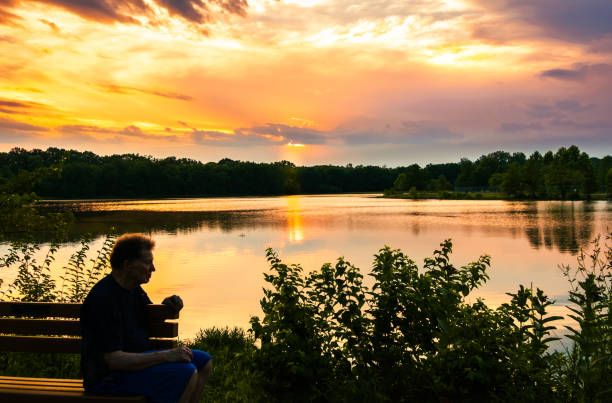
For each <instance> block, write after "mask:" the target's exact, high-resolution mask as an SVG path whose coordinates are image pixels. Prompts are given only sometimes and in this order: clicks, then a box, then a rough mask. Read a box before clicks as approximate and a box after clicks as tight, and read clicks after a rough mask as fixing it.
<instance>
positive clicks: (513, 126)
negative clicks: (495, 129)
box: [500, 123, 542, 133]
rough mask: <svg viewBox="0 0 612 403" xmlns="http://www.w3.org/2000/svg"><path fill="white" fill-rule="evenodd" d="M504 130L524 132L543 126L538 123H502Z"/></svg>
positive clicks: (539, 128)
mask: <svg viewBox="0 0 612 403" xmlns="http://www.w3.org/2000/svg"><path fill="white" fill-rule="evenodd" d="M500 128H501V130H502V131H503V132H509V133H514V132H522V131H525V130H541V129H542V126H541V125H540V124H537V123H527V124H525V123H502V124H501V126H500Z"/></svg>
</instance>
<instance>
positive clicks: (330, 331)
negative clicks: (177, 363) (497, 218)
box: [251, 240, 558, 401]
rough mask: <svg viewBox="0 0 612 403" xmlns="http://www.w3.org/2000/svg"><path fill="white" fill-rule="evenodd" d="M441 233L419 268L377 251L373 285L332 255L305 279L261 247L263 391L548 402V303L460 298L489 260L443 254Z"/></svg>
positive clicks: (283, 395) (521, 296) (330, 397)
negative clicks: (455, 261) (265, 268)
mask: <svg viewBox="0 0 612 403" xmlns="http://www.w3.org/2000/svg"><path fill="white" fill-rule="evenodd" d="M451 252H452V244H451V242H450V240H447V241H445V242H443V243H442V244H441V248H440V249H439V250H435V251H434V254H433V257H431V258H427V259H425V262H424V267H423V270H421V269H419V268H418V266H417V265H416V264H415V263H414V261H412V260H411V259H409V258H408V257H406V256H405V255H404V254H403V253H402V252H401V251H399V250H393V249H391V248H389V247H385V248H383V249H381V250H380V252H379V254H377V255H375V259H374V264H373V269H372V272H371V274H370V275H371V276H372V277H373V280H374V285H373V286H372V287H371V288H367V287H365V286H364V285H363V276H362V275H361V274H360V272H359V269H357V268H356V267H354V266H353V265H351V264H350V263H348V262H346V261H345V260H344V259H343V258H340V259H338V261H337V263H336V264H335V265H331V264H325V265H323V267H322V268H321V270H320V271H315V272H312V273H310V274H308V275H307V276H303V275H302V268H301V267H300V266H299V265H295V264H294V265H287V264H284V263H282V262H281V261H280V259H279V258H278V257H277V255H276V253H275V252H274V251H272V250H271V249H269V250H268V251H267V257H268V261H269V263H270V266H271V273H270V274H265V275H264V276H265V280H266V281H267V282H268V283H269V284H270V285H271V288H268V289H264V298H263V299H262V300H261V307H262V311H263V313H264V316H263V318H262V319H260V318H259V317H252V318H251V326H252V328H251V331H252V332H253V334H254V336H255V338H256V339H257V340H258V341H260V342H261V348H260V349H258V350H255V351H254V360H253V362H254V363H255V365H256V367H257V368H260V369H261V370H262V371H263V372H264V376H263V378H262V381H263V387H264V390H265V392H266V394H267V395H268V396H269V397H270V398H274V399H277V400H279V401H288V400H293V401H348V400H355V399H357V400H376V401H383V400H390V401H412V400H415V401H439V400H452V401H472V400H474V399H476V400H511V399H514V398H519V397H522V398H525V397H528V398H529V399H530V400H535V399H545V400H547V401H550V400H551V399H553V398H555V393H554V390H555V385H553V384H552V383H553V382H554V380H555V379H558V378H554V377H552V376H550V372H551V365H552V364H551V363H552V362H553V361H554V360H556V359H557V356H556V355H554V354H547V353H546V350H547V347H548V343H549V342H550V341H552V340H554V338H551V337H549V333H550V331H551V330H552V329H554V327H553V326H551V325H550V322H552V321H554V320H556V319H558V317H549V316H548V315H547V313H546V309H547V307H548V306H549V305H550V304H551V303H552V302H551V301H550V300H548V298H547V297H546V296H545V295H544V293H543V292H542V291H541V290H539V289H537V290H532V289H530V288H524V287H521V288H520V289H519V290H518V292H517V293H516V294H511V296H512V299H511V300H510V302H509V303H506V304H504V305H502V306H501V307H500V308H498V309H495V310H493V309H490V308H488V307H487V306H486V305H485V303H484V302H483V301H482V300H477V301H476V302H475V303H468V302H466V297H467V296H468V295H469V294H470V292H471V291H472V290H474V289H475V288H477V287H479V286H480V285H482V284H484V282H485V281H486V280H487V279H488V275H487V273H486V271H487V269H488V267H489V264H490V259H489V257H488V256H482V257H480V259H478V260H477V261H475V262H472V263H469V264H467V265H465V266H463V267H459V268H457V267H455V266H454V265H452V264H451V262H450V255H451Z"/></svg>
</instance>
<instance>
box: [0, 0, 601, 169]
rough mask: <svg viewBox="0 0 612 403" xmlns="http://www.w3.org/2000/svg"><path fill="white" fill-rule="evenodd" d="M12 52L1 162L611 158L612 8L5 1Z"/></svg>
mask: <svg viewBox="0 0 612 403" xmlns="http://www.w3.org/2000/svg"><path fill="white" fill-rule="evenodd" d="M0 54H1V55H2V57H1V58H0V149H2V150H4V151H6V150H9V149H10V148H12V147H15V146H19V147H25V148H32V147H38V148H46V147H49V146H55V147H62V148H74V149H78V150H91V151H94V152H97V153H101V154H110V153H124V152H136V153H140V154H145V155H153V156H158V157H163V156H169V155H175V156H178V157H191V158H195V159H199V160H203V161H210V160H218V159H221V158H224V157H229V158H233V159H242V160H255V161H274V160H279V159H288V160H291V161H293V162H295V163H297V164H306V165H311V164H318V163H332V164H345V163H349V162H350V163H353V164H360V163H364V164H365V163H373V164H387V165H391V166H393V165H405V164H410V163H413V162H417V163H421V164H424V163H427V162H442V161H457V160H458V159H459V158H460V157H463V156H466V157H470V158H474V157H477V156H479V155H480V154H482V153H486V152H491V151H495V150H498V149H504V150H507V151H524V152H527V153H530V152H531V151H533V150H536V149H538V150H548V149H556V148H557V147H559V146H567V145H570V144H577V145H578V146H579V147H580V148H581V149H583V150H585V151H587V152H589V153H590V154H591V155H594V156H602V155H604V154H609V153H612V140H611V139H612V114H611V113H610V111H612V96H611V95H610V94H611V93H612V2H610V1H609V0H583V1H580V2H576V1H574V0H532V1H529V2H524V1H518V0H414V1H392V0H377V1H371V0H369V1H365V0H362V1H360V0H350V1H349V0H280V1H275V0H251V1H248V3H247V1H246V0H217V1H208V2H207V1H204V0H123V1H119V0H86V1H85V0H83V1H76V0H21V1H19V0H4V1H0ZM289 143H291V144H302V145H303V147H291V146H288V144H289Z"/></svg>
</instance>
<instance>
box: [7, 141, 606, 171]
mask: <svg viewBox="0 0 612 403" xmlns="http://www.w3.org/2000/svg"><path fill="white" fill-rule="evenodd" d="M562 147H563V146H562ZM17 148H20V147H17ZM21 148H22V147H21ZM57 148H59V149H60V150H62V151H76V152H93V153H94V154H96V155H97V156H100V157H111V156H123V155H137V156H139V157H144V158H153V159H156V160H163V159H164V158H173V157H174V158H177V159H181V158H183V157H177V156H173V155H168V156H162V157H156V156H154V155H147V154H139V153H130V152H125V153H112V154H103V153H97V152H94V151H91V150H75V149H64V148H61V147H57ZM565 148H568V147H565ZM578 148H579V149H580V147H578ZM35 149H36V148H30V149H25V150H26V151H27V152H32V151H34V150H35ZM39 150H41V151H47V149H44V150H43V149H39ZM11 151H12V149H11V150H7V151H5V150H0V152H11ZM500 151H501V152H508V153H509V154H511V155H512V154H513V152H509V151H506V150H495V151H491V153H494V152H500ZM549 151H550V152H552V153H553V154H555V153H556V152H557V151H558V149H557V150H545V151H542V150H533V151H532V152H525V151H516V152H517V153H521V152H522V153H523V154H524V155H525V157H526V158H529V157H530V155H532V154H533V153H535V152H539V153H540V154H541V155H542V156H543V155H544V154H546V153H547V152H549ZM580 152H581V153H582V152H586V151H584V150H582V149H580ZM491 153H486V154H481V155H479V156H478V157H475V158H468V157H460V158H459V159H458V160H457V161H441V162H431V161H429V162H424V163H418V162H410V161H408V162H406V163H405V164H404V165H388V164H354V163H352V162H347V163H346V164H329V163H327V164H294V165H295V166H296V167H314V166H323V165H331V166H339V167H346V166H348V165H351V166H353V167H358V166H376V167H381V168H389V169H395V168H402V167H408V166H410V165H413V164H417V165H419V166H420V167H421V168H425V167H426V166H427V165H442V164H459V163H461V159H463V158H468V159H469V160H470V161H472V162H475V161H476V160H478V159H479V158H480V157H483V156H486V155H489V154H491ZM587 155H588V156H589V158H598V159H599V160H601V159H602V158H604V157H611V155H610V154H605V153H604V154H602V155H601V156H593V155H591V154H589V153H588V152H587ZM189 159H192V160H194V161H196V162H198V163H201V164H207V163H210V162H212V163H219V162H220V161H221V160H223V159H230V160H232V161H236V162H246V163H257V164H274V163H277V162H282V161H288V160H274V161H255V160H241V159H233V158H227V157H223V158H221V159H219V160H215V161H213V160H210V161H206V160H201V159H193V158H189ZM289 162H292V161H289Z"/></svg>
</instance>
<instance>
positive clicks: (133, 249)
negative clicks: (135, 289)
mask: <svg viewBox="0 0 612 403" xmlns="http://www.w3.org/2000/svg"><path fill="white" fill-rule="evenodd" d="M154 247H155V241H154V240H152V239H151V238H149V237H148V236H145V235H142V234H125V235H122V236H120V237H119V238H117V241H116V242H115V246H114V247H113V250H112V252H111V255H110V264H111V267H112V269H113V273H115V275H119V276H120V277H121V278H125V279H126V280H127V281H128V282H129V283H130V284H131V283H134V284H135V285H139V284H142V283H146V282H148V281H149V279H150V278H151V273H152V272H154V271H155V266H153V252H152V251H153V248H154Z"/></svg>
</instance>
